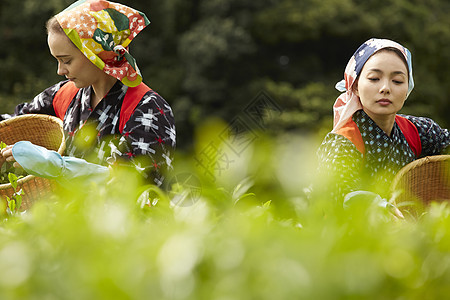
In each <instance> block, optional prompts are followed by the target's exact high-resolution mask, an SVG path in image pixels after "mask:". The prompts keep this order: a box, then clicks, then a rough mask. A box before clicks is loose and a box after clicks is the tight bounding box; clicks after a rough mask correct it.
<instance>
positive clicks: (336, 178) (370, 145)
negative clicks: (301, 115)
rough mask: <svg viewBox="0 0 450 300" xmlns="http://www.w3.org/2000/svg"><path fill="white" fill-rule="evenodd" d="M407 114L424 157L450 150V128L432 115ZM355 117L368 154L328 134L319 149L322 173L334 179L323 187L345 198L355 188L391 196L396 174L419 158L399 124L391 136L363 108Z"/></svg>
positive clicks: (339, 197)
mask: <svg viewBox="0 0 450 300" xmlns="http://www.w3.org/2000/svg"><path fill="white" fill-rule="evenodd" d="M403 117H405V118H407V119H408V120H410V121H411V122H412V123H413V124H414V125H415V126H416V127H417V130H418V132H419V137H420V141H421V143H422V152H421V155H420V157H423V156H430V155H438V154H443V153H447V152H448V151H449V150H450V147H449V145H450V132H449V131H448V130H447V129H443V128H441V127H439V125H438V124H436V122H434V121H433V120H431V119H428V118H423V117H414V116H403ZM352 118H353V121H354V122H355V123H356V124H357V126H358V129H359V131H360V132H361V136H362V139H363V141H364V145H365V153H364V154H362V153H361V152H359V151H358V150H357V149H356V147H355V145H354V144H353V143H352V142H351V141H350V140H348V139H347V138H345V137H344V136H342V135H338V134H334V133H328V135H327V136H326V137H325V139H324V140H323V142H322V144H321V146H320V147H319V150H318V157H319V174H321V176H327V177H328V178H331V180H330V181H329V182H327V184H325V186H321V188H325V189H326V190H327V192H328V193H329V194H330V195H331V196H332V197H333V198H334V199H336V200H341V201H342V200H343V197H344V196H345V195H346V194H347V193H349V192H352V191H355V190H366V191H371V192H375V193H377V194H379V195H381V196H382V197H388V193H389V187H390V183H391V181H392V179H393V178H394V176H395V174H396V173H397V172H398V171H399V170H400V169H401V168H402V167H404V166H405V165H406V164H408V163H410V162H412V161H414V160H415V159H417V157H416V156H415V154H414V152H413V151H412V149H411V148H410V146H409V144H408V142H407V141H406V138H405V136H404V135H403V133H402V131H401V130H400V128H399V126H398V125H397V123H394V127H393V129H392V132H391V136H388V135H387V134H386V133H385V132H384V131H383V130H382V129H381V128H380V127H378V125H377V124H376V123H375V122H374V121H373V120H372V119H371V118H370V117H369V116H368V115H367V114H366V113H365V112H364V111H363V110H359V111H357V112H355V113H354V114H353V117H352ZM320 178H325V177H320Z"/></svg>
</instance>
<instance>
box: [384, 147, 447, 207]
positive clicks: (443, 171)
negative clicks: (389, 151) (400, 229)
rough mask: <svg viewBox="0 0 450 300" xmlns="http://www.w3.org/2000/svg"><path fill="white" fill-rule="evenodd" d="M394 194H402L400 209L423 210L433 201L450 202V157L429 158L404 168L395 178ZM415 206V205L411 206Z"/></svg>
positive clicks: (399, 202)
mask: <svg viewBox="0 0 450 300" xmlns="http://www.w3.org/2000/svg"><path fill="white" fill-rule="evenodd" d="M391 190H392V192H394V193H395V192H400V194H399V195H398V196H397V197H396V199H395V202H396V204H397V205H398V206H399V208H402V207H406V208H408V209H410V210H411V207H413V206H414V207H415V208H413V210H417V209H419V210H420V209H423V208H424V207H426V206H427V205H429V204H430V202H432V201H436V202H442V201H450V155H436V156H427V157H424V158H421V159H418V160H415V161H413V162H411V163H409V164H408V165H406V166H405V167H403V168H402V169H401V170H400V171H399V172H398V174H397V175H396V176H395V178H394V180H393V182H392V186H391ZM410 204H413V205H410Z"/></svg>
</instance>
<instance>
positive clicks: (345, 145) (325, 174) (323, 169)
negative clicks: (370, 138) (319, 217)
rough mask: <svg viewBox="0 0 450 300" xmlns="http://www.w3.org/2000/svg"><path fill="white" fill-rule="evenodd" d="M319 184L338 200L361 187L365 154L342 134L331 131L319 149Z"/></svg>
mask: <svg viewBox="0 0 450 300" xmlns="http://www.w3.org/2000/svg"><path fill="white" fill-rule="evenodd" d="M317 154H318V158H319V166H318V174H319V179H320V181H321V182H320V184H319V186H320V187H321V191H320V192H322V191H324V192H325V195H330V196H331V197H332V198H333V199H335V200H337V201H338V202H342V201H343V199H344V196H345V195H346V194H347V193H349V192H352V191H356V190H359V189H360V184H361V183H360V170H361V167H362V163H363V154H362V153H361V152H359V151H358V150H357V149H356V147H355V145H354V144H353V143H352V142H350V141H349V140H348V139H346V138H345V137H343V136H341V135H337V134H334V133H329V134H328V135H327V136H326V137H325V139H324V141H323V142H322V145H321V146H320V147H319V150H318V153H317Z"/></svg>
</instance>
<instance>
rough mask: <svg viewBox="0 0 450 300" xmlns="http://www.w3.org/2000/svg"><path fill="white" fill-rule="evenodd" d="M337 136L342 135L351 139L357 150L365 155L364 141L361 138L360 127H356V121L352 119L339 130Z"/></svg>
mask: <svg viewBox="0 0 450 300" xmlns="http://www.w3.org/2000/svg"><path fill="white" fill-rule="evenodd" d="M337 134H340V135H342V136H344V137H346V138H347V139H349V140H350V141H351V142H352V143H353V145H355V147H356V149H358V151H359V152H361V153H362V154H364V153H365V149H366V148H365V146H364V141H363V139H362V136H361V132H360V131H359V128H358V125H356V123H355V121H353V119H352V118H350V119H349V120H348V121H347V123H345V124H344V126H342V127H341V129H339V130H338V132H337Z"/></svg>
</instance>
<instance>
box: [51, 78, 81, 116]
mask: <svg viewBox="0 0 450 300" xmlns="http://www.w3.org/2000/svg"><path fill="white" fill-rule="evenodd" d="M78 91H79V89H78V88H77V87H76V86H75V84H74V83H73V82H71V81H69V82H67V83H66V84H64V85H63V86H62V87H61V88H60V89H59V90H58V91H57V92H56V94H55V97H54V98H53V109H54V110H55V113H56V116H57V117H58V118H60V119H61V120H63V121H64V116H65V115H66V111H67V109H68V108H69V105H70V103H72V100H73V98H75V96H76V94H77V93H78Z"/></svg>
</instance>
